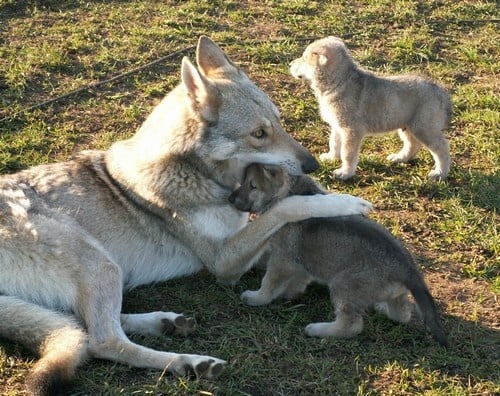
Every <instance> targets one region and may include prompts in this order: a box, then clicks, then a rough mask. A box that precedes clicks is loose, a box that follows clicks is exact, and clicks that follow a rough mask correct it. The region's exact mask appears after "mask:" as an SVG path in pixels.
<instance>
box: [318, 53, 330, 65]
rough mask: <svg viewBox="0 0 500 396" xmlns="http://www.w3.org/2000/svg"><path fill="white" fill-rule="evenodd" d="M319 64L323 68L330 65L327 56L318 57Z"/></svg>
mask: <svg viewBox="0 0 500 396" xmlns="http://www.w3.org/2000/svg"><path fill="white" fill-rule="evenodd" d="M318 62H319V64H320V65H321V66H324V65H326V64H327V63H328V57H327V56H326V55H323V54H322V55H320V56H318Z"/></svg>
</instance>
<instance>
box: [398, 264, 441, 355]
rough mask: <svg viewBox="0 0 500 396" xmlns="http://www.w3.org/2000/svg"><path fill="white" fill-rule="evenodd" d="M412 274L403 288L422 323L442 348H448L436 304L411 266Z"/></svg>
mask: <svg viewBox="0 0 500 396" xmlns="http://www.w3.org/2000/svg"><path fill="white" fill-rule="evenodd" d="M412 269H413V271H412V273H411V275H410V276H409V277H408V279H407V280H406V282H405V284H404V285H405V286H406V287H407V288H408V290H410V292H411V294H412V295H413V297H414V298H415V301H416V302H417V305H418V307H419V308H420V311H421V312H422V315H423V316H424V322H425V324H426V325H427V327H428V328H429V330H430V332H431V334H432V336H433V337H434V339H435V340H436V341H437V342H439V344H441V345H442V346H444V347H448V337H447V336H446V333H445V331H444V329H443V326H442V324H441V321H440V319H439V316H438V313H437V309H436V303H435V302H434V299H433V298H432V296H431V293H430V292H429V289H428V288H427V286H426V284H425V281H424V279H423V278H422V276H421V275H420V273H419V272H418V270H417V269H416V268H414V267H413V266H412Z"/></svg>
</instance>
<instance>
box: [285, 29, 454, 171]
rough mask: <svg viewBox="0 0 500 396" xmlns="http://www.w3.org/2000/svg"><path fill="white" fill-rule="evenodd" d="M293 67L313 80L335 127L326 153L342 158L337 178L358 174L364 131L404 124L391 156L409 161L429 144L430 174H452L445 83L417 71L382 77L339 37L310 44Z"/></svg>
mask: <svg viewBox="0 0 500 396" xmlns="http://www.w3.org/2000/svg"><path fill="white" fill-rule="evenodd" d="M290 72H291V73H292V75H293V76H294V77H296V78H305V79H306V80H307V81H309V83H310V84H311V88H312V89H313V91H314V94H315V95H316V98H317V99H318V102H319V106H320V112H321V117H322V118H323V120H325V121H326V122H327V123H328V124H330V126H331V135H330V151H329V152H328V153H325V154H322V155H321V157H320V158H321V159H322V160H333V159H341V160H342V167H341V168H339V169H336V170H335V171H334V175H335V177H336V178H338V179H342V180H346V179H349V178H350V177H352V176H354V174H355V172H356V166H357V164H358V161H359V149H360V146H361V140H362V139H363V137H364V136H366V135H371V134H378V133H384V132H389V131H392V130H395V129H398V128H399V131H398V133H399V137H400V138H401V140H402V141H403V148H402V149H401V151H399V152H398V153H395V154H391V155H389V156H388V157H387V159H388V160H390V161H392V162H408V161H410V160H411V159H412V158H414V157H415V156H416V154H417V152H418V151H419V149H420V147H421V146H422V145H424V146H425V147H427V149H428V150H429V151H430V153H431V154H432V157H433V158H434V162H435V166H434V169H433V170H432V171H431V172H429V177H430V178H431V179H437V180H442V179H445V178H446V176H447V175H448V173H449V170H450V147H449V143H448V140H447V139H446V138H445V137H444V134H443V131H444V129H446V128H447V127H448V124H449V122H450V118H451V110H452V104H451V99H450V96H449V94H448V93H447V91H446V90H445V89H444V88H443V87H441V86H439V85H437V84H435V83H433V82H430V81H428V80H425V79H423V78H422V77H418V76H415V75H398V76H388V77H381V76H377V75H375V74H373V73H371V72H369V71H367V70H364V69H362V68H361V66H360V65H359V64H357V63H356V62H355V61H354V59H353V58H352V56H351V54H350V52H349V50H348V49H347V47H346V46H345V44H344V42H343V41H342V40H341V39H339V38H337V37H326V38H324V39H321V40H318V41H315V42H313V43H312V44H310V45H309V46H308V47H307V48H306V50H305V51H304V54H303V55H302V57H301V58H298V59H296V60H294V61H293V62H292V64H291V67H290Z"/></svg>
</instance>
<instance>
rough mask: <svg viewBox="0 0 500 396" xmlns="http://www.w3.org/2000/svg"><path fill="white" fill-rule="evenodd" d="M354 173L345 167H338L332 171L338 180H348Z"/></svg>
mask: <svg viewBox="0 0 500 396" xmlns="http://www.w3.org/2000/svg"><path fill="white" fill-rule="evenodd" d="M354 175H355V173H354V172H350V171H346V170H345V169H342V168H339V169H335V170H334V171H333V177H335V179H339V180H348V179H350V178H351V177H353V176H354Z"/></svg>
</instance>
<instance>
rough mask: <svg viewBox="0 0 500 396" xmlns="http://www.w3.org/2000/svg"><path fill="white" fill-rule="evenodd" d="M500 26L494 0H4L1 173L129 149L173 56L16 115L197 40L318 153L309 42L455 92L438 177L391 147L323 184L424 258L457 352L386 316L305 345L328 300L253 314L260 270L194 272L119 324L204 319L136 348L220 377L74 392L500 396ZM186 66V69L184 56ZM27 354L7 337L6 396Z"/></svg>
mask: <svg viewBox="0 0 500 396" xmlns="http://www.w3.org/2000/svg"><path fill="white" fill-rule="evenodd" d="M499 19H500V16H499V12H498V5H497V3H496V2H495V1H477V0H475V1H471V0H467V1H438V2H436V1H429V0H422V1H412V0H395V1H394V0H392V1H389V0H373V1H359V0H355V1H335V2H330V1H328V2H327V1H305V0H294V1H247V2H238V1H222V0H219V1H199V0H198V1H160V2H150V1H141V0H139V1H132V0H130V1H120V2H117V1H114V2H101V1H78V0H70V1H65V2H60V1H55V0H52V1H50V0H49V1H44V2H39V1H28V0H23V1H17V0H0V173H10V172H14V171H16V170H19V169H22V168H25V167H27V166H30V165H33V164H38V163H45V162H49V161H60V160H65V159H67V158H69V157H70V156H71V154H72V153H74V152H76V151H78V150H81V149H85V148H98V149H106V148H107V147H109V145H110V144H111V142H113V141H115V140H117V139H122V138H125V137H127V136H130V135H131V134H132V133H133V132H134V131H135V130H136V128H137V127H138V126H139V125H140V124H141V122H142V121H143V120H144V119H145V117H146V116H147V114H148V113H149V112H150V111H151V109H152V108H153V106H154V105H155V104H156V103H157V102H158V101H159V100H160V98H161V97H162V96H163V95H164V94H165V93H167V92H168V91H169V90H170V89H171V88H172V87H173V86H174V85H175V84H176V83H177V82H178V80H179V65H180V56H179V57H177V58H173V59H170V60H168V61H165V62H163V63H160V64H156V65H155V66H153V67H150V68H147V69H145V70H143V71H141V72H138V73H135V74H133V75H131V76H128V77H126V78H123V79H120V80H117V81H114V82H113V83H110V84H105V85H102V86H100V87H99V88H96V89H93V90H84V91H83V92H81V93H79V94H77V95H73V96H70V97H68V98H65V99H62V100H60V101H57V102H54V103H52V104H50V105H49V106H46V107H43V108H39V109H34V110H30V111H26V112H20V113H18V112H19V111H21V110H22V109H25V108H28V107H29V106H32V105H34V104H37V103H41V102H43V101H45V100H48V99H51V98H53V97H56V96H58V95H62V94H64V93H67V92H69V91H72V90H74V89H77V88H80V87H84V86H87V85H90V84H93V83H96V82H98V81H101V80H104V79H107V78H110V77H112V76H115V75H117V74H120V73H122V72H124V71H127V70H131V69H132V68H134V67H138V66H141V65H144V64H146V63H148V62H150V61H153V60H155V59H157V58H160V57H162V56H165V55H167V54H169V53H171V52H173V51H175V50H178V49H181V48H185V47H188V46H191V45H193V44H195V43H196V40H197V38H198V36H199V35H201V34H208V35H210V36H211V37H212V38H213V39H214V40H216V41H217V42H219V43H220V44H221V45H222V46H223V47H224V48H225V50H226V51H227V52H228V54H229V55H230V56H231V58H232V59H233V60H234V61H236V62H237V63H238V64H240V65H241V66H242V67H243V68H244V69H245V70H246V71H247V72H248V73H249V75H250V76H251V77H252V79H254V80H255V81H256V82H257V83H258V84H259V86H261V87H262V88H263V89H264V90H265V91H266V92H267V93H268V94H269V95H270V96H271V98H272V99H273V100H274V101H275V102H276V103H277V104H278V105H279V107H280V108H281V111H282V114H283V124H284V126H285V128H286V129H287V130H288V131H289V132H290V133H291V134H292V135H293V136H294V137H295V138H296V139H298V140H300V141H301V142H303V143H304V144H305V145H306V146H307V147H308V148H309V149H310V150H311V151H312V152H313V153H315V154H316V155H318V154H320V153H321V152H324V151H325V150H326V149H327V142H328V132H329V131H328V130H329V128H328V126H327V125H326V124H324V123H323V122H322V121H321V120H320V117H319V114H318V106H317V104H316V101H315V99H314V97H313V95H312V93H311V92H310V89H309V88H308V87H307V86H306V85H305V84H303V83H302V82H300V81H296V80H293V79H292V78H291V76H290V75H289V73H288V64H289V62H290V61H291V60H292V59H294V58H295V57H297V56H299V55H300V53H301V52H302V50H303V49H304V47H305V45H306V44H307V43H308V41H307V40H304V38H308V37H322V36H326V35H330V34H334V35H338V36H343V37H345V39H346V42H347V44H348V46H349V47H350V48H351V50H352V52H353V54H354V56H355V57H356V58H357V59H358V60H359V61H360V62H361V63H362V64H363V65H365V66H366V67H368V68H370V69H372V70H374V71H378V72H380V73H399V72H409V71H411V72H416V73H419V74H424V75H430V76H433V77H434V78H435V79H437V80H439V81H441V82H442V83H444V84H445V85H446V86H447V87H448V88H449V89H450V92H451V93H452V95H453V101H454V116H453V121H452V125H451V127H450V129H449V137H450V143H451V149H452V162H453V163H452V170H451V174H450V177H449V179H448V180H447V181H446V182H442V183H435V182H430V181H428V180H427V178H426V174H427V172H428V171H429V170H430V168H431V167H432V159H431V157H430V155H429V154H428V153H427V152H425V151H422V152H421V154H419V156H418V158H417V159H416V160H415V161H414V162H412V163H411V164H408V165H392V164H389V163H388V162H387V161H386V160H385V157H386V155H387V154H389V153H391V152H394V150H398V148H399V145H400V143H399V141H398V138H397V136H395V135H390V136H385V137H379V138H369V139H366V140H365V141H364V144H363V149H362V155H361V162H360V165H359V168H358V177H356V178H355V179H354V180H353V181H349V182H347V183H343V182H339V181H336V180H334V179H333V178H332V170H333V169H334V168H335V167H336V166H338V165H339V164H323V166H322V168H321V169H320V170H319V171H318V173H317V175H316V176H317V177H318V178H319V180H320V181H321V182H322V183H323V184H324V185H325V186H327V187H328V188H329V189H331V190H334V191H342V192H348V193H352V194H355V195H359V196H362V197H364V198H366V199H369V200H370V201H372V202H373V203H374V204H375V207H376V209H377V210H376V211H375V212H374V214H373V217H374V218H376V219H377V220H378V221H380V222H381V223H383V224H385V225H386V226H387V227H388V228H389V229H391V230H392V231H393V232H394V233H395V234H396V235H397V236H398V237H399V238H401V239H402V240H403V241H405V242H406V243H407V244H408V246H409V247H410V249H411V250H412V251H413V252H414V253H415V255H416V257H417V260H418V262H419V263H420V264H421V266H422V271H423V273H424V275H425V277H426V279H427V281H428V284H429V287H430V288H431V291H432V293H433V294H434V295H435V297H436V299H437V301H438V303H439V306H440V308H441V309H442V310H443V316H444V321H445V325H446V328H447V330H448V331H449V334H450V342H451V347H450V349H449V350H446V351H444V350H443V349H441V348H439V347H438V346H437V345H436V344H435V343H434V342H433V341H432V340H431V339H430V337H429V336H428V334H427V333H426V332H425V331H423V329H421V328H416V327H413V326H403V325H396V324H394V323H392V322H390V321H388V320H386V319H385V318H383V317H381V316H378V315H370V316H368V317H367V319H366V327H365V330H364V332H363V333H362V334H361V335H360V336H359V337H357V338H355V339H353V340H342V341H338V340H316V339H307V338H306V337H305V336H304V334H303V328H304V326H305V325H306V324H307V323H309V322H311V321H318V320H327V319H329V318H331V317H332V307H331V304H330V303H329V301H328V295H327V292H326V291H325V290H324V289H323V288H320V287H312V288H311V289H309V290H308V291H307V292H306V294H304V295H303V296H301V297H300V298H299V299H298V300H296V301H293V302H276V303H273V304H271V305H269V306H267V307H261V308H250V307H246V306H244V305H242V303H241V302H240V301H239V293H241V292H242V291H244V290H246V289H247V288H256V287H257V286H258V284H259V281H260V278H261V276H262V273H261V272H259V271H257V270H256V271H252V272H251V273H249V274H248V275H246V276H245V277H244V278H243V279H242V281H241V283H240V284H238V285H237V286H236V287H235V288H234V289H228V288H223V287H220V286H218V285H216V284H215V282H214V279H213V278H212V277H211V276H210V275H208V274H201V276H199V277H193V278H186V279H180V280H177V281H174V282H168V283H166V284H161V285H156V286H154V287H153V286H149V287H143V288H140V289H137V290H135V291H133V292H132V293H130V294H128V295H127V296H126V298H125V302H124V311H126V312H146V311H153V310H161V309H163V310H173V311H178V312H184V313H186V314H189V315H193V316H195V317H196V318H197V320H198V323H199V329H198V331H197V332H196V334H195V335H193V336H192V337H189V338H187V339H184V338H177V337H175V338H173V339H171V340H160V339H154V338H145V339H139V338H135V340H136V341H138V342H140V343H143V344H146V345H149V346H151V347H154V348H158V349H167V350H172V351H182V352H192V353H207V354H211V355H214V356H219V357H222V358H226V359H228V360H229V367H228V368H227V370H226V371H225V373H224V374H223V375H222V376H221V377H220V378H219V379H217V380H215V381H206V380H188V379H175V378H172V377H170V376H164V375H162V374H161V373H158V372H155V371H149V370H138V369H132V368H128V367H125V366H121V365H118V364H113V363H110V362H99V361H93V362H91V363H89V364H87V365H86V366H84V367H83V368H82V369H81V370H80V371H79V372H78V376H77V380H76V384H75V387H74V388H73V390H72V394H74V395H97V394H105V395H131V394H154V395H159V394H164V395H179V394H185V395H209V394H215V395H313V394H317V395H327V394H342V395H355V394H358V395H378V394H383V395H391V394H392V395H404V394H407V395H410V394H419V395H493V394H498V393H499V392H500V374H499V373H500V364H499V362H500V334H499V330H500V328H499V323H500V314H499V309H498V296H499V294H500V277H499V264H500V237H499V234H498V224H499V217H498V210H499V208H500V133H499V130H498V126H499V125H500V95H499V93H500V92H499V85H498V72H499V70H500V62H499V60H498V59H500V54H499V44H498V43H499V42H500V35H499V33H498V32H499ZM188 55H189V56H190V57H191V58H192V59H193V53H192V51H191V52H189V53H188ZM13 114H14V116H12V117H11V115H13ZM5 117H7V118H6V119H4V118H5ZM0 265H1V264H0ZM0 320H5V318H0ZM32 359H33V357H32V356H31V355H29V354H28V353H26V351H24V350H23V349H22V348H21V347H20V346H18V345H15V344H12V343H9V342H7V341H5V340H2V341H1V342H0V393H1V394H5V395H21V394H23V387H22V381H23V377H24V376H25V374H26V372H27V370H28V369H29V367H30V366H31V365H32Z"/></svg>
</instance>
